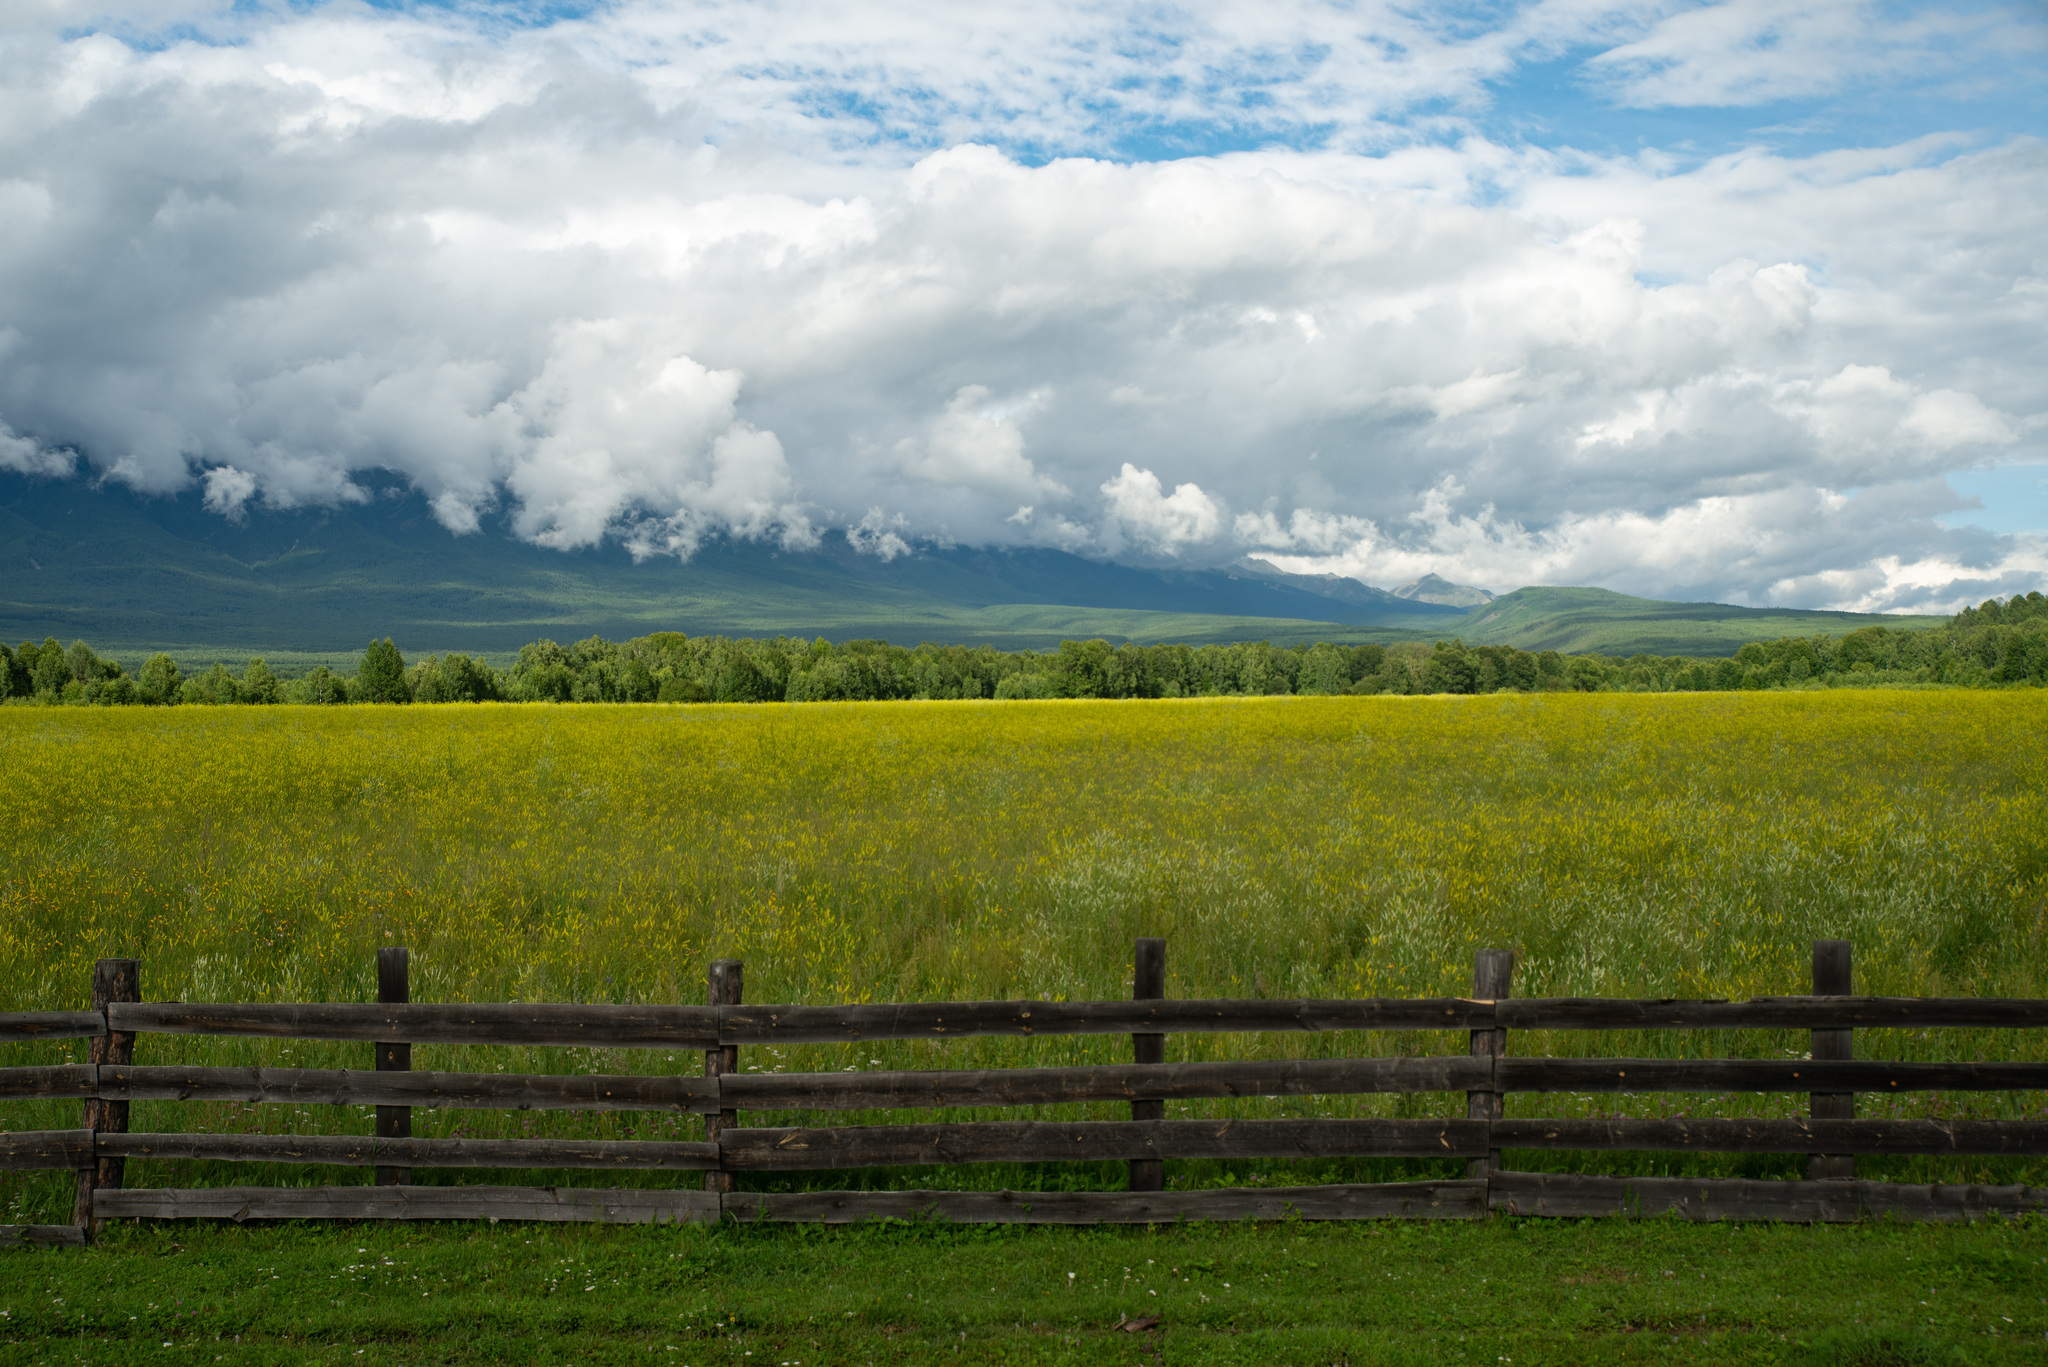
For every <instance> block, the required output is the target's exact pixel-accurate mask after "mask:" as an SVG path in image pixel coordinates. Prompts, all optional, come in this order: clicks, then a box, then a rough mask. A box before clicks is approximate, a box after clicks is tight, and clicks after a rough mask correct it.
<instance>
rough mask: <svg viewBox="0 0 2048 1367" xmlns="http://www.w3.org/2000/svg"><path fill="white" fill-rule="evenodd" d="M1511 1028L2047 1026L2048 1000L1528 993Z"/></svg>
mask: <svg viewBox="0 0 2048 1367" xmlns="http://www.w3.org/2000/svg"><path fill="white" fill-rule="evenodd" d="M1495 1011H1496V1016H1497V1019H1498V1021H1499V1024H1500V1025H1501V1027H1502V1028H1504V1029H1509V1030H1826V1029H1840V1030H1847V1029H1900V1030H1931V1029H1951V1028H1953V1029H1982V1030H2001V1029H2039V1028H2041V1027H2043V1026H2048V1000H2041V999H2038V998H2035V999H2028V998H2009V999H2004V998H1991V997H1752V998H1750V999H1749V1000H1748V1001H1742V1002H1733V1001H1707V1000H1699V1001H1651V1000H1630V999H1626V998H1608V997H1524V998H1522V999H1520V1000H1518V1001H1504V1002H1501V1003H1499V1004H1498V1006H1497V1007H1496V1008H1495Z"/></svg>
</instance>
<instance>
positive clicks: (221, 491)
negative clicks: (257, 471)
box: [204, 465, 256, 522]
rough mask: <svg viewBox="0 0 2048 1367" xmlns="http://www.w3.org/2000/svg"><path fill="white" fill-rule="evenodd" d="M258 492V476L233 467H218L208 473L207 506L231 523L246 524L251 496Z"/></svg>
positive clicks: (209, 509) (210, 510)
mask: <svg viewBox="0 0 2048 1367" xmlns="http://www.w3.org/2000/svg"><path fill="white" fill-rule="evenodd" d="M255 492H256V476H254V475H252V474H250V473H249V472H248V471H247V470H237V469H236V468H235V467H234V466H232V465H216V466H214V467H213V468H212V469H211V470H208V471H207V472H206V497H205V500H204V502H205V506H206V511H207V512H209V513H219V514H220V515H221V516H222V517H224V518H226V519H227V520H228V521H230V522H246V521H248V518H249V513H248V504H249V499H250V496H251V495H253V494H254V493H255Z"/></svg>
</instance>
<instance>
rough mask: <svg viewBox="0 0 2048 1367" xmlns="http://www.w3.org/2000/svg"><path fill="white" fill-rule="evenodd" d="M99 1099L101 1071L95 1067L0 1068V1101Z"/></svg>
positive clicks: (66, 1065) (84, 1065)
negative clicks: (97, 1097)
mask: <svg viewBox="0 0 2048 1367" xmlns="http://www.w3.org/2000/svg"><path fill="white" fill-rule="evenodd" d="M98 1095H99V1068H98V1067H97V1066H96V1065H94V1064H90V1063H60V1064H58V1065H56V1066H55V1067H52V1068H0V1100H4V1101H29V1100H36V1101H83V1100H85V1099H87V1098H89V1097H96V1096H98Z"/></svg>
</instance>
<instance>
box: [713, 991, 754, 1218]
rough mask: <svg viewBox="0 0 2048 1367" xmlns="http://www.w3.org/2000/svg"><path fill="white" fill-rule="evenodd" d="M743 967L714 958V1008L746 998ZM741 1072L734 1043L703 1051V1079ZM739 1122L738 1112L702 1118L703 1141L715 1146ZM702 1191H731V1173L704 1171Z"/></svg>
mask: <svg viewBox="0 0 2048 1367" xmlns="http://www.w3.org/2000/svg"><path fill="white" fill-rule="evenodd" d="M745 980H746V965H745V964H744V963H742V962H741V961H740V960H738V959H714V960H713V961H712V963H711V974H710V977H709V979H708V980H707V984H706V986H707V988H708V992H707V998H708V1000H709V1001H710V1003H711V1004H712V1005H713V1006H738V1005H739V1004H740V999H741V998H742V997H743V996H744V995H745ZM739 1070H740V1047H739V1046H738V1045H737V1044H726V1045H721V1046H719V1047H718V1048H716V1049H706V1050H705V1051H704V1076H706V1077H723V1076H724V1075H725V1074H727V1073H737V1072H738V1071H739ZM739 1123H740V1113H739V1112H738V1111H717V1112H713V1113H712V1114H709V1115H706V1116H705V1117H704V1138H705V1139H706V1140H707V1141H709V1142H710V1143H713V1144H716V1143H717V1142H718V1136H719V1135H720V1134H721V1133H722V1132H724V1131H726V1130H729V1129H732V1128H734V1127H735V1126H737V1125H738V1124H739ZM704 1190H706V1191H731V1190H732V1174H731V1173H729V1172H707V1173H705V1174H704Z"/></svg>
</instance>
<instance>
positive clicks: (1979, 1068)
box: [0, 940, 2048, 1243]
mask: <svg viewBox="0 0 2048 1367" xmlns="http://www.w3.org/2000/svg"><path fill="white" fill-rule="evenodd" d="M378 970H379V971H378V986H379V993H378V995H379V997H380V1000H379V1001H378V1002H376V1003H331V1002H330V1003H314V1004H295V1005H272V1004H264V1005H236V1004H208V1005H201V1004H193V1003H186V1002H144V1001H141V1000H140V997H141V991H140V972H139V964H138V962H137V961H136V960H133V959H103V960H101V961H100V962H99V965H98V969H97V972H96V973H95V976H94V982H93V998H92V1002H93V1005H92V1009H90V1010H87V1011H48V1012H17V1013H10V1014H0V1039H12V1040H22V1039H48V1040H57V1039H76V1038H85V1039H88V1040H89V1041H90V1057H89V1061H88V1062H86V1063H83V1064H71V1065H58V1066H51V1067H23V1068H4V1069H0V1099H29V1098H33V1099H40V1100H51V1099H65V1098H70V1099H77V1100H80V1101H83V1102H84V1103H85V1117H84V1125H83V1127H82V1128H79V1129H75V1130H51V1131H34V1132H16V1133H6V1134H0V1168H7V1169H16V1170H19V1169H37V1168H41V1169H73V1170H76V1171H77V1173H78V1200H77V1206H76V1213H75V1223H74V1224H72V1225H62V1226H11V1227H0V1242H17V1243H18V1242H24V1241H27V1242H49V1243H76V1242H81V1241H83V1240H84V1239H85V1238H86V1237H87V1235H88V1233H89V1232H90V1230H91V1228H92V1227H93V1226H94V1224H95V1223H96V1222H97V1221H100V1220H105V1219H109V1218H117V1217H124V1216H126V1217H150V1218H182V1217H202V1218H224V1219H231V1220H249V1219H297V1218H316V1217H327V1218H346V1219H409V1220H440V1219H473V1218H489V1219H493V1220H497V1219H517V1220H601V1221H613V1222H644V1221H665V1220H713V1219H718V1218H721V1217H724V1216H733V1217H736V1218H740V1219H746V1220H757V1219H760V1220H813V1221H848V1220H859V1219H865V1218H870V1217H876V1216H888V1217H901V1218H929V1217H937V1218H946V1219H953V1220H965V1221H1018V1222H1037V1223H1076V1224H1093V1223H1102V1222H1113V1223H1152V1222H1163V1221H1173V1220H1181V1219H1239V1218H1285V1217H1295V1218H1301V1219H1360V1218H1372V1217H1386V1216H1409V1217H1424V1218H1461V1219H1469V1218H1479V1217H1483V1216H1485V1215H1486V1214H1487V1213H1489V1212H1491V1211H1504V1212H1509V1213H1513V1214H1520V1215H1553V1216H1575V1217H1584V1216H1605V1215H1619V1214H1658V1213H1666V1212H1672V1213H1676V1214H1678V1215H1680V1216H1683V1217H1686V1218H1692V1219H1768V1220H1791V1221H1808V1222H1811V1221H1836V1220H1855V1219H1862V1218H1867V1217H1870V1216H1880V1215H1891V1216H1896V1217H1899V1218H1905V1219H1939V1220H1954V1219H1971V1218H1980V1217H1983V1216H1988V1215H1994V1214H2012V1213H2018V1212H2022V1211H2031V1210H2039V1209H2043V1208H2048V1189H2044V1188H2031V1187H2018V1186H2001V1187H1992V1186H1963V1185H1951V1186H1939V1185H1936V1186H1929V1185H1909V1184H1903V1183H1891V1182H1870V1181H1858V1180H1856V1178H1855V1166H1854V1165H1855V1155H1857V1154H1951V1155H1966V1154H1979V1155H1986V1154H1989V1155H2038V1154H2042V1153H2048V1122H2042V1121H2022V1120H1858V1119H1855V1118H1854V1117H1855V1097H1856V1094H1857V1093H1859V1092H1878V1093H1897V1092H1911V1091H1942V1092H1957V1091H2039V1090H2044V1089H2048V1063H2042V1062H1957V1063H1930V1062H1880V1061H1874V1060H1860V1059H1857V1058H1856V1057H1855V1056H1854V1049H1853V1047H1852V1041H1853V1032H1854V1030H1856V1029H1857V1028H1859V1027H1864V1028H1870V1027H1883V1028H1910V1029H1933V1028H1946V1027H1965V1028H2011V1027H2028V1028H2031V1027H2039V1026H2044V1025H2048V1001H2038V1000H2009V999H1990V998H1981V999H1980V998H1904V997H1860V996H1855V995H1853V994H1851V992H1850V980H1849V946H1848V944H1847V943H1846V942H1844V941H1821V942H1819V943H1817V944H1816V945H1815V946H1814V992H1813V994H1810V995H1806V996H1797V997H1793V996H1787V997H1763V998H1755V999H1752V1000H1749V1001H1675V1000H1634V999H1610V998H1531V999H1519V1000H1518V999H1515V998H1513V997H1511V996H1510V993H1509V988H1510V974H1511V970H1512V956H1510V955H1509V954H1508V953H1507V952H1506V951H1501V950H1482V951H1481V952H1480V953H1479V955H1478V958H1477V962H1476V966H1475V973H1474V992H1473V995H1472V996H1471V997H1470V998H1434V999H1420V1000H1395V999H1364V1000H1293V1001H1272V1000H1209V1001H1189V1000H1170V999H1166V998H1165V997H1164V988H1165V946H1164V942H1163V941H1159V940H1140V941H1139V942H1138V946H1137V958H1136V972H1135V974H1134V988H1135V990H1134V999H1133V1000H1131V1001H1127V1002H1035V1001H1009V1002H928V1003H901V1004H891V1005H862V1006H787V1005H768V1006H756V1005H748V1004H746V1003H744V1002H743V1001H742V991H741V982H742V977H741V967H740V965H739V964H738V963H737V962H734V961H730V960H722V961H720V962H719V963H717V964H714V965H713V966H712V969H711V974H710V993H709V1004H707V1005H704V1006H663V1005H634V1006H591V1005H552V1004H524V1003H509V1004H476V1005H468V1004H443V1003H435V1004H426V1003H415V1002H412V1001H410V1000H409V994H408V991H407V959H406V951H405V950H403V949H391V950H385V951H383V952H382V953H381V954H380V955H379V963H378ZM1643 1029H1686V1030H1701V1029H1708V1030H1712V1029H1795V1030H1810V1031H1812V1051H1811V1057H1810V1058H1805V1059H1784V1060H1775V1059H1773V1060H1758V1059H1627V1058H1594V1059H1584V1058H1518V1057H1515V1056H1513V1055H1511V1054H1509V1053H1508V1051H1507V1042H1508V1033H1509V1032H1510V1031H1514V1030H1643ZM1279 1030H1293V1031H1371V1030H1405V1031H1422V1030H1449V1031H1462V1032H1468V1038H1469V1050H1468V1052H1465V1053H1462V1054H1452V1055H1444V1056H1434V1057H1377V1058H1334V1059H1278V1060H1259V1061H1246V1062H1200V1063H1167V1062H1165V1037H1166V1036H1167V1035H1169V1034H1177V1033H1188V1032H1197V1031H1231V1032H1257V1031H1279ZM145 1032H153V1033H159V1034H171V1035H180V1034H183V1035H241V1036H259V1037H269V1038H289V1039H312V1040H360V1041H365V1042H368V1043H370V1044H371V1045H372V1049H373V1054H374V1060H375V1067H374V1068H373V1069H369V1070H361V1071H358V1070H352V1069H311V1068H199V1067H178V1066H160V1065H159V1066H137V1065H136V1064H134V1063H133V1062H132V1059H133V1050H134V1040H135V1036H136V1035H137V1034H141V1033H145ZM1080 1034H1095V1035H1102V1034H1116V1035H1126V1034H1127V1035H1129V1036H1131V1039H1132V1041H1133V1055H1134V1057H1135V1059H1136V1062H1133V1063H1130V1064H1118V1065H1101V1066H1080V1067H1062V1068H1003V1069H985V1070H969V1069H945V1070H934V1071H921V1072H880V1071H876V1072H838V1073H796V1074H782V1073H767V1074H764V1073H746V1072H742V1071H740V1069H739V1050H740V1049H741V1048H743V1047H745V1046H749V1045H763V1044H792V1043H817V1042H835V1041H844V1042H852V1041H870V1040H881V1039H949V1038H958V1037H965V1036H988V1035H1008V1036H1039V1035H1080ZM415 1043H432V1044H462V1045H477V1044H502V1045H573V1046H590V1047H604V1048H649V1049H669V1050H679V1049H690V1050H699V1049H701V1050H702V1051H703V1056H704V1069H703V1073H702V1075H701V1076H699V1075H691V1076H679V1075H618V1076H601V1075H588V1074H577V1075H568V1076H552V1075H533V1074H508V1073H447V1072H415V1071H412V1069H411V1046H412V1045H413V1044H415ZM1737 1091H1740V1092H1779V1093H1807V1094H1808V1095H1809V1096H1810V1098H1811V1101H1810V1110H1811V1114H1810V1118H1807V1119H1778V1120H1772V1119H1687V1118H1676V1119H1673V1118H1664V1119H1508V1118H1504V1116H1503V1106H1502V1098H1503V1097H1504V1096H1505V1095H1506V1094H1508V1093H1510V1092H1572V1093H1580V1094H1584V1093H1592V1092H1609V1093H1623V1092H1625V1093H1648V1092H1714V1093H1726V1092H1737ZM1366 1092H1451V1093H1456V1092H1464V1093H1465V1094H1466V1109H1465V1114H1464V1116H1463V1117H1448V1118H1443V1119H1277V1120H1257V1119H1248V1120H1238V1119H1210V1120H1167V1119H1165V1118H1164V1111H1163V1107H1164V1103H1165V1102H1167V1101H1170V1100H1178V1099H1190V1098H1224V1097H1240V1096H1258V1097H1281V1096H1315V1095H1340V1094H1356V1093H1366ZM169 1100H177V1101H234V1102H240V1103H244V1104H264V1103H277V1104H287V1105H292V1106H307V1105H316V1106H356V1105H367V1106H374V1107H376V1121H375V1128H374V1133H372V1134H369V1135H362V1136H357V1135H268V1134H201V1133H177V1134H136V1133H130V1132H129V1128H128V1108H129V1104H130V1103H131V1102H135V1101H169ZM1101 1101H1118V1102H1128V1103H1129V1104H1130V1108H1131V1119H1129V1120H1127V1121H1039V1120H1004V1121H974V1122H960V1123H948V1124H886V1125H849V1126H836V1127H828V1126H817V1127H777V1128H759V1127H749V1126H746V1125H743V1124H741V1123H740V1113H741V1112H744V1111H776V1110H803V1111H832V1110H841V1111H855V1110H859V1111H867V1110H897V1109H914V1108H936V1107H949V1106H961V1107H967V1106H972V1107H1008V1106H1019V1107H1022V1106H1045V1105H1053V1104H1064V1103H1072V1102H1101ZM421 1106H425V1107H459V1108H496V1109H520V1110H526V1109H539V1110H584V1111H654V1112H664V1111H665V1112H689V1113H695V1114H699V1115H702V1116H703V1117H704V1133H705V1138H704V1141H703V1142H701V1143H683V1142H659V1141H651V1140H572V1139H419V1138H414V1137H412V1133H411V1130H412V1123H411V1122H412V1108H414V1107H421ZM1503 1149H1518V1150H1531V1149H1539V1150H1540V1149H1552V1150H1603V1149H1606V1150H1613V1149H1625V1150H1663V1151H1688V1150H1691V1151H1719V1152H1737V1153H1751V1154H1755V1153H1790V1154H1807V1155H1811V1157H1810V1160H1809V1163H1808V1168H1807V1171H1808V1177H1807V1178H1806V1179H1805V1180H1785V1181H1779V1180H1754V1179H1733V1178H1730V1179H1693V1178H1652V1177H1600V1176H1587V1175H1574V1174H1555V1173H1517V1172H1512V1171H1508V1170H1507V1169H1505V1168H1504V1167H1503V1166H1502V1164H1501V1151H1502V1150H1503ZM1337 1157H1402V1158H1433V1159H1462V1160H1465V1163H1466V1167H1465V1173H1466V1175H1465V1176H1464V1177H1463V1178H1459V1179H1448V1180H1437V1181H1409V1182H1383V1183H1364V1184H1360V1183H1349V1184H1332V1185H1322V1186H1301V1187H1287V1188H1273V1187H1264V1188H1249V1187H1239V1188H1229V1189H1222V1190H1205V1191H1174V1192H1169V1191H1165V1190H1163V1186H1164V1182H1163V1180H1162V1178H1163V1168H1162V1164H1163V1162H1164V1161H1165V1160H1167V1159H1175V1158H1181V1159H1186V1158H1210V1159H1245V1158H1337ZM130 1158H149V1159H190V1160H213V1161H219V1160H227V1161H241V1162H262V1163H308V1164H341V1165H351V1166H359V1167H366V1168H371V1169H374V1178H373V1183H372V1184H371V1185H365V1186H349V1187H337V1186H327V1187H219V1188H183V1189H180V1188H172V1189H156V1190H134V1189H127V1188H124V1187H123V1185H122V1179H123V1164H124V1163H125V1161H126V1160H127V1159H130ZM1103 1159H1112V1160H1122V1161H1127V1162H1128V1163H1129V1164H1130V1180H1129V1184H1128V1189H1127V1190H1125V1191H1121V1192H1013V1191H970V1192H960V1191H809V1192H800V1193H788V1194H780V1193H778V1194H768V1193H761V1192H750V1191H743V1190H736V1189H735V1186H734V1180H733V1179H734V1177H735V1175H737V1174H743V1173H762V1172H775V1173H780V1172H793V1171H806V1170H811V1171H815V1170H847V1169H858V1168H871V1167H881V1166H901V1165H917V1164H952V1163H987V1162H1009V1163H1014V1162H1050V1161H1073V1160H1103ZM458 1167H466V1168H524V1169H536V1168H540V1169H557V1168H576V1169H593V1170H600V1169H613V1170H624V1169H634V1170H648V1169H654V1170H661V1171H671V1172H701V1173H702V1174H703V1181H702V1187H701V1189H698V1188H696V1187H694V1186H681V1185H679V1186H677V1187H673V1188H665V1189H605V1188H586V1187H503V1186H472V1185H457V1186H415V1185H413V1184H412V1171H413V1170H414V1169H417V1168H458Z"/></svg>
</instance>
